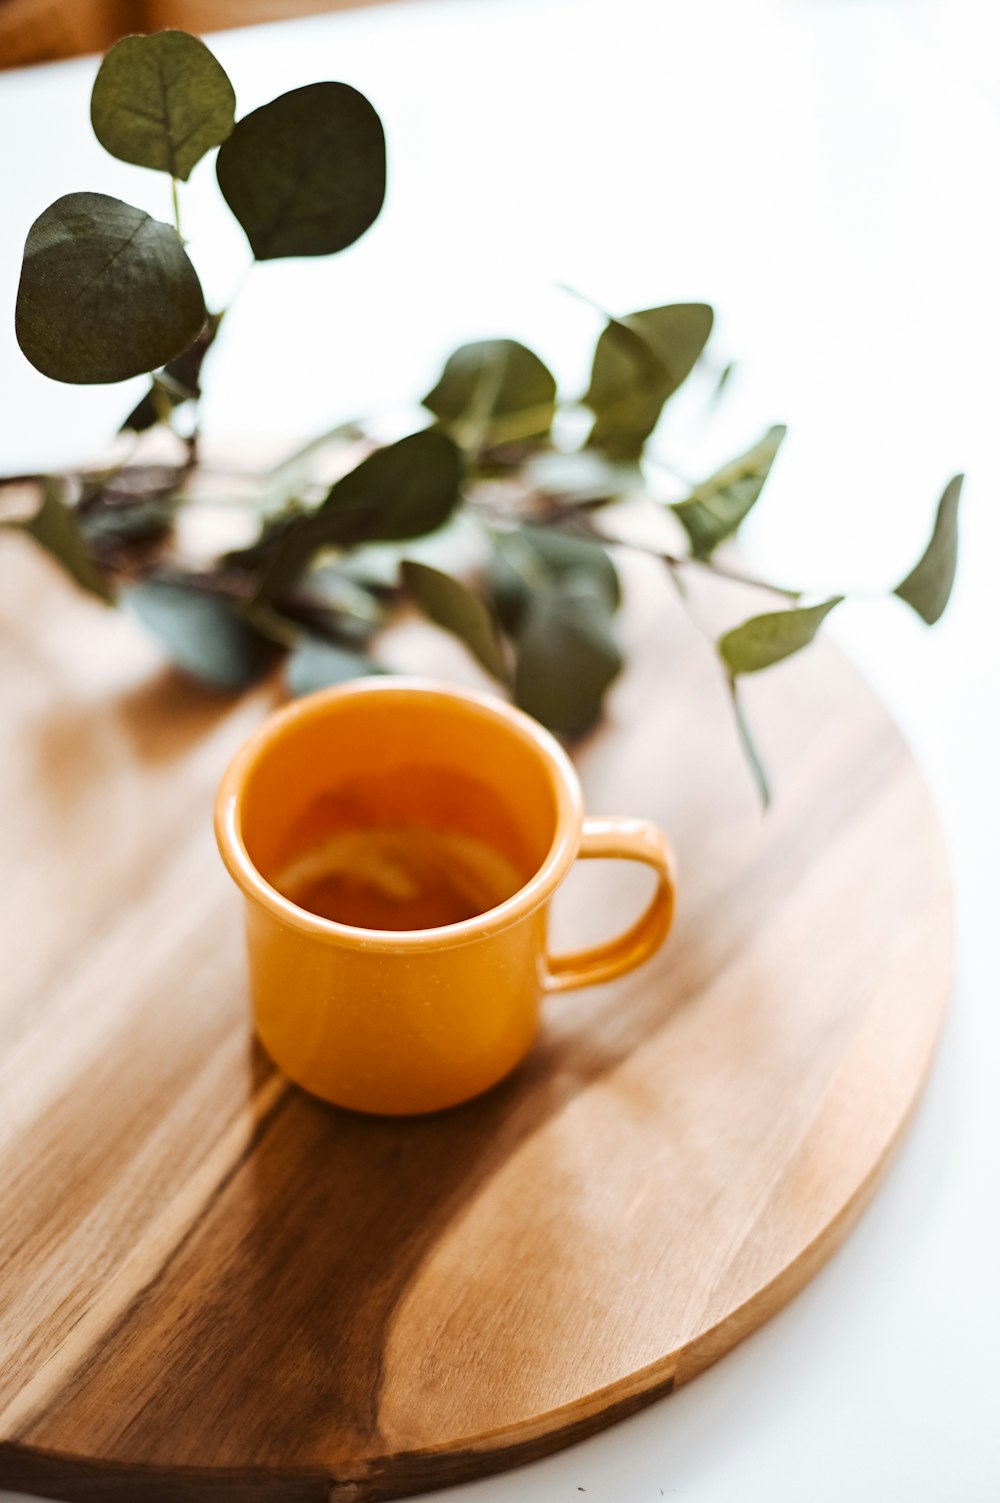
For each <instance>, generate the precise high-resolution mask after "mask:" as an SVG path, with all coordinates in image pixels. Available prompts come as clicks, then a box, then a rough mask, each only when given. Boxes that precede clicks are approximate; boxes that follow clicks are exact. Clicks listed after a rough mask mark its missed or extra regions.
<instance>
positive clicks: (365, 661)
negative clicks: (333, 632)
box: [285, 637, 385, 699]
mask: <svg viewBox="0 0 1000 1503" xmlns="http://www.w3.org/2000/svg"><path fill="white" fill-rule="evenodd" d="M384 672H385V669H384V668H380V667H379V665H378V664H377V663H373V662H372V660H371V658H369V657H365V655H364V653H361V652H352V651H351V650H350V649H349V648H347V647H338V646H336V645H335V644H334V643H332V642H321V641H320V640H319V639H318V638H316V637H304V638H303V640H302V641H301V642H300V643H299V644H298V646H297V647H296V648H295V649H294V650H293V651H292V652H291V653H289V655H288V662H287V667H286V670H285V673H286V677H287V679H288V690H289V693H290V694H292V695H293V696H294V697H295V698H296V699H298V698H300V697H301V696H302V695H303V694H314V693H315V692H316V690H317V689H328V688H329V687H330V685H331V684H342V683H345V682H346V681H347V680H348V679H352V678H365V677H368V676H369V675H371V674H373V673H384Z"/></svg>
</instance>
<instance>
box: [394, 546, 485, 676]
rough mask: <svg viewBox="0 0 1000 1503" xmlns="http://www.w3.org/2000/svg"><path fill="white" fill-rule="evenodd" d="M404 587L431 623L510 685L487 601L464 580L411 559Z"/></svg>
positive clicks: (404, 572)
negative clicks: (461, 644)
mask: <svg viewBox="0 0 1000 1503" xmlns="http://www.w3.org/2000/svg"><path fill="white" fill-rule="evenodd" d="M403 584H404V585H405V587H406V589H407V590H408V592H409V593H410V595H412V596H413V599H414V600H415V601H416V603H417V604H418V605H419V607H420V609H421V610H422V611H423V613H424V615H425V616H427V617H428V619H429V620H431V621H433V622H434V623H435V624H436V625H437V626H441V627H443V628H444V630H445V631H449V632H451V633H452V635H453V636H456V637H458V639H459V641H461V642H464V643H465V645H466V647H467V648H468V649H469V651H470V652H471V653H472V655H473V657H474V658H476V659H477V660H478V661H479V662H480V663H481V664H482V666H483V667H484V668H485V669H486V671H487V673H492V675H493V677H494V678H498V679H499V680H500V682H501V683H506V682H507V665H506V663H505V662H504V657H503V650H502V648H501V646H500V633H499V630H498V627H497V623H496V620H495V619H494V616H493V612H492V611H491V610H490V608H489V606H488V605H486V603H485V601H483V600H481V599H480V598H479V596H478V595H476V594H475V593H474V592H473V591H472V590H470V589H469V587H468V585H464V584H463V583H462V582H461V580H459V579H453V578H452V576H451V575H450V574H442V573H441V571H440V570H439V569H431V568H430V567H429V566H428V565H427V564H418V563H416V562H414V561H413V560H412V559H406V560H404V562H403Z"/></svg>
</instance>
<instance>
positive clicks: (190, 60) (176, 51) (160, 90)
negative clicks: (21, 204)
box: [90, 31, 236, 180]
mask: <svg viewBox="0 0 1000 1503" xmlns="http://www.w3.org/2000/svg"><path fill="white" fill-rule="evenodd" d="M235 110H236V95H235V94H234V93H233V86H232V84H231V83H230V82H229V79H228V78H227V77H226V74H225V70H224V69H223V67H222V65H221V64H220V63H218V62H216V60H215V58H214V57H213V56H212V54H211V53H210V52H209V50H208V48H207V47H206V46H205V44H204V42H200V41H199V40H198V38H197V37H192V36H188V34H187V32H185V31H158V32H156V33H155V34H154V35H153V36H139V37H123V38H122V40H121V41H120V42H116V43H115V45H114V46H113V47H112V49H111V51H110V52H109V53H108V55H107V57H106V58H105V59H104V61H103V63H102V64H101V66H100V70H99V71H98V74H97V79H96V81H95V83H94V92H93V94H92V96H91V100H90V119H91V124H92V125H93V127H94V135H95V136H96V137H97V139H98V141H100V143H101V145H102V146H103V147H104V149H105V151H109V152H110V153H111V155H112V156H113V157H118V158H119V159H120V160H121V161H123V162H134V163H135V164H136V166H138V167H152V168H154V169H155V170H157V171H158V172H169V173H170V176H171V177H178V178H181V179H184V180H186V179H187V178H188V177H189V176H190V173H191V169H192V167H194V165H195V163H196V162H200V161H201V159H202V157H203V156H204V155H205V153H206V151H211V149H212V147H213V146H218V145H220V143H221V142H223V141H224V140H225V139H226V137H227V136H228V135H229V133H230V131H231V130H232V128H233V120H234V114H235Z"/></svg>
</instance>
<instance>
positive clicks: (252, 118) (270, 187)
mask: <svg viewBox="0 0 1000 1503" xmlns="http://www.w3.org/2000/svg"><path fill="white" fill-rule="evenodd" d="M215 170H216V175H217V177H218V179H219V187H220V188H221V189H222V193H223V197H224V198H225V200H226V202H227V204H228V205H229V207H230V208H231V209H232V211H233V213H234V214H235V215H236V218H237V219H238V220H239V222H240V224H241V225H242V226H243V228H244V230H245V231H246V235H247V239H248V240H249V241H250V245H251V248H252V250H253V253H254V256H255V257H256V258H257V260H258V261H270V260H274V259H275V258H277V257H281V256H328V255H331V254H332V253H333V252H334V251H341V250H343V249H344V248H345V247H346V246H348V245H352V244H353V243H354V241H355V240H357V239H358V237H359V236H360V235H363V234H364V232H365V230H367V229H368V227H369V225H371V224H372V223H374V221H375V219H376V218H377V217H378V213H379V210H380V209H381V207H382V201H383V199H384V198H385V136H384V134H383V131H382V122H381V121H380V120H379V117H378V115H377V114H376V113H375V110H374V109H373V108H372V106H371V105H370V104H369V102H368V100H367V99H366V98H365V96H364V95H363V94H359V93H358V91H357V89H352V88H351V86H350V85H349V84H345V83H315V84H307V85H306V86H305V87H304V88H301V89H292V90H291V92H290V93H288V94H281V95H279V96H278V98H277V99H272V100H271V103H270V104H265V105H262V106H261V108H260V109H258V110H254V111H253V112H252V113H251V114H249V115H245V116H244V117H243V119H242V120H240V121H239V123H238V124H237V126H236V128H235V130H234V131H233V133H232V135H231V136H230V137H229V138H228V140H227V141H225V142H223V144H222V146H221V147H220V149H219V155H218V157H217V159H216V164H215Z"/></svg>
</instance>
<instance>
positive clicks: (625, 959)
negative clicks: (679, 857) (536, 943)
mask: <svg viewBox="0 0 1000 1503" xmlns="http://www.w3.org/2000/svg"><path fill="white" fill-rule="evenodd" d="M577 854H578V856H579V857H580V859H581V860H583V861H592V860H594V859H595V858H598V857H601V856H603V857H605V858H608V857H615V858H617V859H619V860H625V861H641V862H642V863H643V865H645V866H651V867H652V868H653V870H654V871H655V873H656V876H657V883H656V891H655V893H654V894H653V896H652V899H651V900H650V903H649V906H648V907H647V909H646V911H645V913H644V914H643V915H642V917H641V918H639V919H637V920H636V922H635V923H634V924H633V925H632V927H631V928H630V929H626V930H625V933H624V934H619V935H618V936H617V937H616V938H615V939H608V940H605V941H604V942H603V944H599V945H592V946H590V948H589V949H586V950H574V951H572V952H571V953H570V954H568V955H548V956H546V959H545V981H544V987H545V991H546V992H549V993H551V992H568V991H573V990H574V989H575V988H576V987H578V986H594V985H596V984H597V983H598V982H601V981H611V980H612V979H613V978H614V977H615V976H623V975H624V974H625V972H626V971H631V970H634V969H635V967H636V966H637V965H642V963H643V961H644V960H648V959H649V957H650V956H651V955H652V954H654V953H655V951H656V950H658V949H659V947H660V945H661V944H662V943H663V941H664V940H665V939H666V937H667V934H668V933H669V932H670V926H671V924H672V923H673V918H674V904H675V900H676V891H677V877H676V862H675V860H674V853H673V851H672V849H671V847H670V843H669V841H668V840H667V837H666V836H665V835H664V833H663V831H662V830H659V829H657V827H656V825H654V824H652V823H651V822H650V821H649V820H647V819H629V818H626V817H623V816H620V815H609V816H607V817H604V818H596V819H595V818H587V819H585V820H584V821H583V835H582V837H581V840H580V849H579V851H578V853H577Z"/></svg>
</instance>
